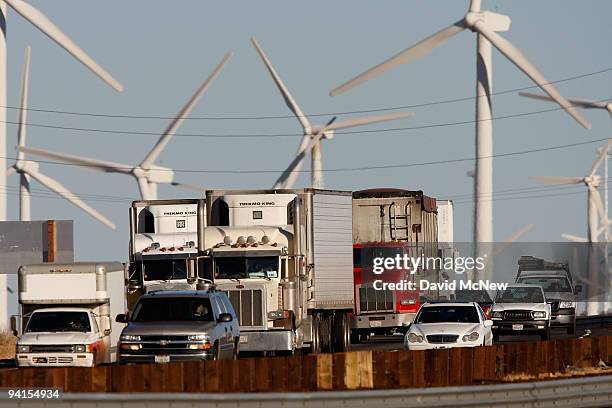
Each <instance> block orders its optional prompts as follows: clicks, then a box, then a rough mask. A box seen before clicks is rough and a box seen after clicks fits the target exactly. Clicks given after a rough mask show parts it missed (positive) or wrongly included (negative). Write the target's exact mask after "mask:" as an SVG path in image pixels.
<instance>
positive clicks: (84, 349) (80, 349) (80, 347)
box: [73, 344, 87, 353]
mask: <svg viewBox="0 0 612 408" xmlns="http://www.w3.org/2000/svg"><path fill="white" fill-rule="evenodd" d="M73 350H74V352H75V353H86V352H87V346H86V345H84V344H76V345H75V346H74V347H73Z"/></svg>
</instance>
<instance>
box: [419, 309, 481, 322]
mask: <svg viewBox="0 0 612 408" xmlns="http://www.w3.org/2000/svg"><path fill="white" fill-rule="evenodd" d="M416 323H420V324H423V323H480V319H479V317H478V311H477V310H476V308H475V307H474V306H431V307H424V308H422V309H421V312H420V313H419V315H418V316H417V319H416Z"/></svg>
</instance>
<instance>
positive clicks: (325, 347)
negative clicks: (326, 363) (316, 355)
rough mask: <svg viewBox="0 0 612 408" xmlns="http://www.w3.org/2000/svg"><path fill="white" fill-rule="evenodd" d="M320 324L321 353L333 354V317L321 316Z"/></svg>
mask: <svg viewBox="0 0 612 408" xmlns="http://www.w3.org/2000/svg"><path fill="white" fill-rule="evenodd" d="M320 316H321V317H320V319H321V321H320V323H319V339H320V344H321V352H323V353H331V352H333V350H332V341H331V340H332V316H331V315H326V314H323V313H322V314H321V315H320Z"/></svg>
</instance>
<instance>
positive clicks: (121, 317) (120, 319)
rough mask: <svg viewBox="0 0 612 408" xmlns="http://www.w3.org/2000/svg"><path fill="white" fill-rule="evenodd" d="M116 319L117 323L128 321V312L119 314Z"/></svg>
mask: <svg viewBox="0 0 612 408" xmlns="http://www.w3.org/2000/svg"><path fill="white" fill-rule="evenodd" d="M115 321H116V322H117V323H127V322H128V315H127V314H126V313H121V314H118V315H117V317H115Z"/></svg>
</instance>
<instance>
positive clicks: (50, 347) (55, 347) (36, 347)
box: [30, 344, 73, 353]
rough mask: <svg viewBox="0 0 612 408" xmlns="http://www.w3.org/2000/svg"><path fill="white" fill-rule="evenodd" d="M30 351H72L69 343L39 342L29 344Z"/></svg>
mask: <svg viewBox="0 0 612 408" xmlns="http://www.w3.org/2000/svg"><path fill="white" fill-rule="evenodd" d="M30 352H32V353H72V352H73V350H72V346H71V345H55V344H40V345H33V346H30Z"/></svg>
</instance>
